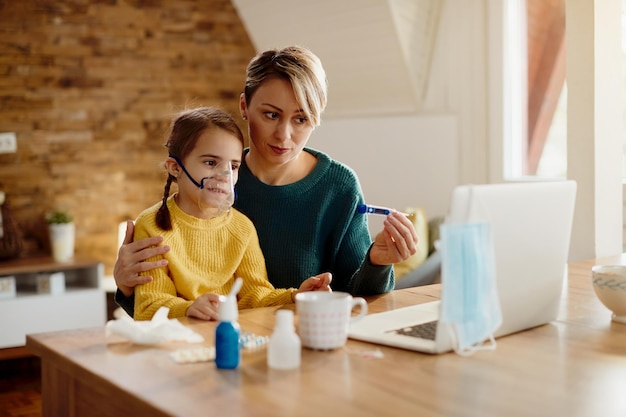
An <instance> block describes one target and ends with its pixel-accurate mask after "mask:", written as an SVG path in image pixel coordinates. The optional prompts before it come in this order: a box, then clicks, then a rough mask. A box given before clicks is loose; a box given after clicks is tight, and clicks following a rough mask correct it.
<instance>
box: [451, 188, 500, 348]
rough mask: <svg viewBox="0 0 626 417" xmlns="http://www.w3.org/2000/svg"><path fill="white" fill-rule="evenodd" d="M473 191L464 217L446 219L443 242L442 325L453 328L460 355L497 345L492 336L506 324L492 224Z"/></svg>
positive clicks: (452, 331) (454, 341) (453, 336)
mask: <svg viewBox="0 0 626 417" xmlns="http://www.w3.org/2000/svg"><path fill="white" fill-rule="evenodd" d="M469 192H470V196H469V199H468V200H469V203H468V210H467V214H466V219H465V221H463V222H455V223H453V222H446V223H444V224H442V225H441V226H440V241H439V245H440V246H439V249H440V251H441V257H442V264H441V274H442V279H441V291H442V297H441V306H440V320H439V324H440V325H441V326H442V328H443V329H445V330H447V331H448V332H449V333H450V336H451V338H452V341H453V348H454V350H455V352H456V353H458V354H461V355H469V354H472V353H474V352H476V351H478V350H492V349H495V348H496V342H495V339H494V336H493V335H494V333H495V331H496V330H497V329H498V328H499V327H500V325H501V324H502V311H501V307H500V300H499V297H498V289H497V286H496V269H495V256H494V247H493V236H492V230H491V224H490V223H489V222H488V221H485V220H484V219H483V220H481V214H480V207H479V202H478V201H475V199H474V198H473V196H472V195H471V194H472V191H471V188H470V191H469ZM483 213H486V212H485V211H484V210H483ZM483 217H484V216H483ZM485 342H488V343H485Z"/></svg>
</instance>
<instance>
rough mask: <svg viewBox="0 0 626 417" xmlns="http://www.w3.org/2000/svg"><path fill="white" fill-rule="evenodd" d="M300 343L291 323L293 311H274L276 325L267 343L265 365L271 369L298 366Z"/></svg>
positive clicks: (294, 367) (285, 368)
mask: <svg viewBox="0 0 626 417" xmlns="http://www.w3.org/2000/svg"><path fill="white" fill-rule="evenodd" d="M300 355H301V344H300V338H299V337H298V335H297V334H296V331H295V328H294V325H293V311H291V310H284V309H282V310H278V311H276V325H275V326H274V332H273V333H272V335H271V336H270V340H269V343H268V345H267V366H268V367H270V368H272V369H284V370H287V369H296V368H299V367H300Z"/></svg>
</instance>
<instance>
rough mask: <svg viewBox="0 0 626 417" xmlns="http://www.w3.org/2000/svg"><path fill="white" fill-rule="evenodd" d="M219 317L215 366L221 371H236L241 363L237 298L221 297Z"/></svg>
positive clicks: (216, 330) (216, 332) (216, 329)
mask: <svg viewBox="0 0 626 417" xmlns="http://www.w3.org/2000/svg"><path fill="white" fill-rule="evenodd" d="M218 315H219V320H220V322H219V324H218V325H217V327H216V328H215V365H216V366H217V367H218V368H219V369H236V368H237V367H238V366H239V362H241V346H240V344H239V336H240V333H241V329H240V327H239V323H238V322H237V319H238V318H239V310H238V309H237V297H233V296H221V297H220V304H219V307H218Z"/></svg>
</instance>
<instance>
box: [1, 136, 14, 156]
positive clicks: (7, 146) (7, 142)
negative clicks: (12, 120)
mask: <svg viewBox="0 0 626 417" xmlns="http://www.w3.org/2000/svg"><path fill="white" fill-rule="evenodd" d="M14 152H17V138H16V136H15V133H13V132H5V133H0V153H14Z"/></svg>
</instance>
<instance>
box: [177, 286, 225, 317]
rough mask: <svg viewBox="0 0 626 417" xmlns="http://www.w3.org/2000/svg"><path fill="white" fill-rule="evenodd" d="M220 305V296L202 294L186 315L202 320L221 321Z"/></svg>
mask: <svg viewBox="0 0 626 417" xmlns="http://www.w3.org/2000/svg"><path fill="white" fill-rule="evenodd" d="M219 304H220V296H219V295H217V294H213V293H210V292H207V293H204V294H202V295H201V296H200V297H198V298H196V300H195V301H194V302H193V303H192V304H191V306H189V308H188V309H187V312H186V313H185V315H186V316H187V317H195V318H197V319H201V320H219V316H218V314H217V309H218V307H219Z"/></svg>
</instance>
